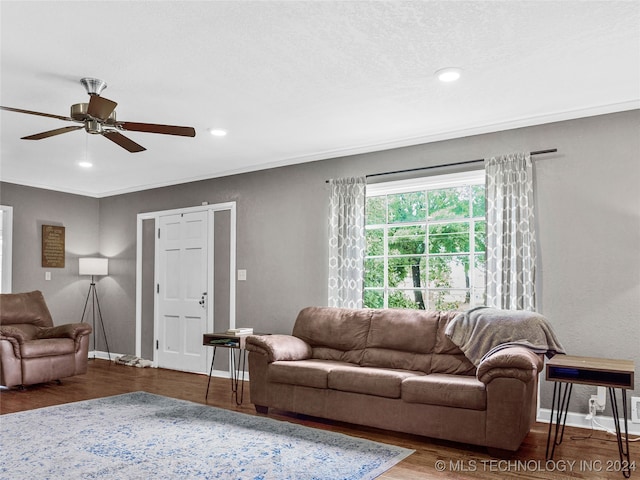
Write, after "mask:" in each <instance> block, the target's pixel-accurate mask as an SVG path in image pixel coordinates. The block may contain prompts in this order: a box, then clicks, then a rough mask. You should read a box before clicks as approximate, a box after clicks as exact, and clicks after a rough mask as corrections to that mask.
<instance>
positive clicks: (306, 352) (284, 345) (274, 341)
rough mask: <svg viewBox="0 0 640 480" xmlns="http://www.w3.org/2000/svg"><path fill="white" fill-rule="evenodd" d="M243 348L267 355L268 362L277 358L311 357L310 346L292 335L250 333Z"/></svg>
mask: <svg viewBox="0 0 640 480" xmlns="http://www.w3.org/2000/svg"><path fill="white" fill-rule="evenodd" d="M245 348H246V349H247V350H249V351H250V352H256V353H259V354H261V355H265V356H266V357H267V361H268V362H269V363H271V362H275V361H278V360H306V359H308V358H311V353H312V349H311V346H310V345H309V344H308V343H307V342H305V341H304V340H301V339H299V338H298V337H294V336H292V335H250V336H248V337H247V339H246V341H245Z"/></svg>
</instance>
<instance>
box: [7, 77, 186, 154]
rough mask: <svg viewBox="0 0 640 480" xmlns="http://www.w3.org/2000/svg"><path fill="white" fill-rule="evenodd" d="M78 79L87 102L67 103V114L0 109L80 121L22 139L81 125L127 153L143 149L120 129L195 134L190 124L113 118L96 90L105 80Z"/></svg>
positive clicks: (107, 102)
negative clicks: (185, 125)
mask: <svg viewBox="0 0 640 480" xmlns="http://www.w3.org/2000/svg"><path fill="white" fill-rule="evenodd" d="M80 83H81V84H82V85H83V86H84V88H85V90H86V91H87V93H88V94H89V103H76V104H74V105H71V116H70V117H63V116H61V115H52V114H50V113H41V112H32V111H30V110H22V109H20V108H11V107H2V106H0V109H1V110H7V111H9V112H18V113H27V114H29V115H39V116H41V117H51V118H57V119H59V120H67V121H70V122H76V123H81V124H82V125H74V126H68V127H62V128H57V129H55V130H49V131H47V132H42V133H36V134H35V135H29V136H27V137H22V139H23V140H42V139H43V138H49V137H53V136H55V135H61V134H63V133H67V132H72V131H74V130H79V129H81V128H84V129H85V130H86V131H87V133H91V134H95V135H102V136H103V137H106V138H108V139H109V140H111V141H112V142H114V143H116V144H118V145H120V146H121V147H122V148H124V149H126V150H128V151H129V152H131V153H135V152H142V151H144V150H146V148H144V147H143V146H142V145H138V144H137V143H136V142H134V141H133V140H131V139H130V138H127V137H125V136H124V135H122V134H121V133H120V131H132V132H147V133H161V134H163V135H180V136H183V137H195V136H196V131H195V129H194V128H193V127H179V126H175V125H158V124H155V123H139V122H126V121H118V120H116V112H115V108H116V105H118V104H117V103H116V102H114V101H112V100H109V99H107V98H104V97H101V96H100V93H102V91H103V90H104V89H105V88H107V84H106V83H105V82H104V81H102V80H99V79H97V78H83V79H81V80H80Z"/></svg>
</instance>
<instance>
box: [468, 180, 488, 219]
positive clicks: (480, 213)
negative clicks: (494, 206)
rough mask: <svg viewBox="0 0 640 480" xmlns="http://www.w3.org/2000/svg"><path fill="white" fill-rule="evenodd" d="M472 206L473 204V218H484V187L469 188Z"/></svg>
mask: <svg viewBox="0 0 640 480" xmlns="http://www.w3.org/2000/svg"><path fill="white" fill-rule="evenodd" d="M471 191H472V192H473V193H472V195H473V197H472V204H473V214H472V215H473V216H474V217H484V216H485V186H484V185H473V186H472V187H471Z"/></svg>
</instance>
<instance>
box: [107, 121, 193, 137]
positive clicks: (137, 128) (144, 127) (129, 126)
mask: <svg viewBox="0 0 640 480" xmlns="http://www.w3.org/2000/svg"><path fill="white" fill-rule="evenodd" d="M118 127H119V128H122V129H123V130H130V131H133V132H147V133H162V134H164V135H180V136H182V137H195V136H196V131H195V129H194V128H193V127H178V126H176V125H158V124H155V123H138V122H118Z"/></svg>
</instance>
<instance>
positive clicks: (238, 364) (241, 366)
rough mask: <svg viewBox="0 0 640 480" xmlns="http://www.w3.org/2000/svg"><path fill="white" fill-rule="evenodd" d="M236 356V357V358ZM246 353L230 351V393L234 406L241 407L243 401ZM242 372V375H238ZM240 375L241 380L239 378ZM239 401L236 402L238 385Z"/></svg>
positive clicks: (240, 350) (238, 350)
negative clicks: (232, 396) (233, 399)
mask: <svg viewBox="0 0 640 480" xmlns="http://www.w3.org/2000/svg"><path fill="white" fill-rule="evenodd" d="M236 350H237V351H236ZM236 355H238V356H237V357H236ZM246 358H247V357H246V352H245V350H242V349H233V350H232V351H231V393H232V394H233V395H234V398H235V401H236V405H242V401H243V399H244V370H245V365H246ZM240 372H242V374H241V373H240ZM240 375H242V378H240ZM240 382H242V383H241V384H240V401H238V383H240Z"/></svg>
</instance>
